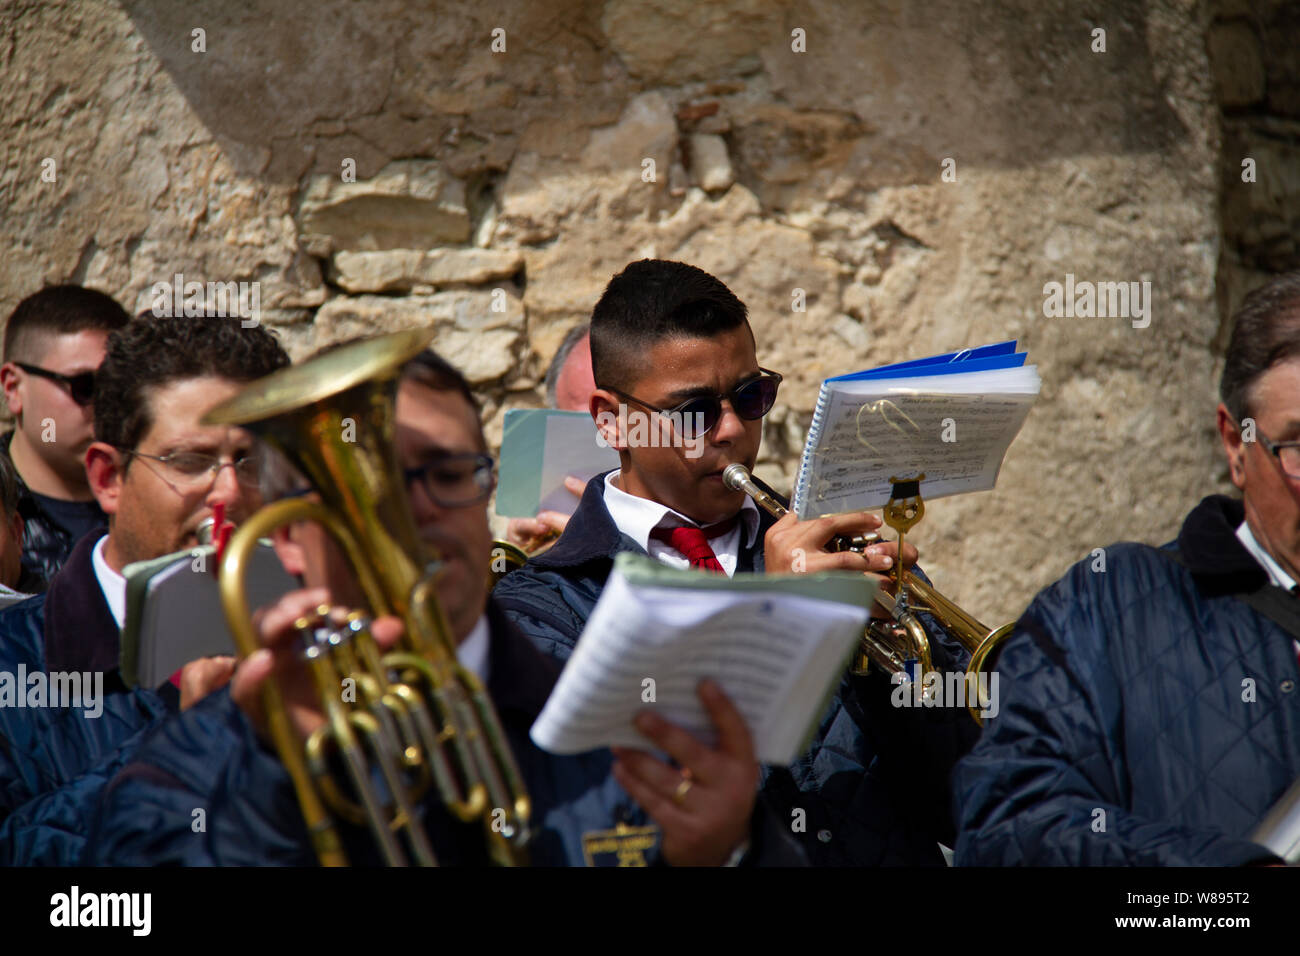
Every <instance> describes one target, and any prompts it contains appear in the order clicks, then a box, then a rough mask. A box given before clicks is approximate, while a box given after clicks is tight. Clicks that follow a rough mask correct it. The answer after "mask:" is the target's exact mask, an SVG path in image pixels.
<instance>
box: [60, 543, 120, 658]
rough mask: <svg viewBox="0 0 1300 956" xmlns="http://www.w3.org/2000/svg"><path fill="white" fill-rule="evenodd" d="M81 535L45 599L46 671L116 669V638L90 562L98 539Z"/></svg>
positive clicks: (118, 636) (118, 639) (117, 634)
mask: <svg viewBox="0 0 1300 956" xmlns="http://www.w3.org/2000/svg"><path fill="white" fill-rule="evenodd" d="M99 537H100V536H99V535H97V534H94V533H92V534H87V535H83V536H82V538H81V540H80V541H78V542H77V545H76V547H74V548H73V549H72V553H71V554H70V555H68V560H67V563H66V564H64V565H63V567H62V568H61V569H60V570H59V573H58V574H56V575H54V577H53V578H51V579H50V587H49V590H48V592H47V593H46V596H45V667H46V669H47V670H50V671H103V672H104V673H106V674H109V673H112V672H113V671H116V670H117V668H118V656H119V653H120V635H119V633H118V629H117V622H116V621H115V620H113V614H112V612H111V611H110V610H109V609H108V601H107V600H105V598H104V590H103V588H101V587H100V586H99V578H98V577H96V575H95V568H94V565H93V563H92V561H91V554H92V552H93V551H94V549H95V544H96V543H97V542H98V540H99Z"/></svg>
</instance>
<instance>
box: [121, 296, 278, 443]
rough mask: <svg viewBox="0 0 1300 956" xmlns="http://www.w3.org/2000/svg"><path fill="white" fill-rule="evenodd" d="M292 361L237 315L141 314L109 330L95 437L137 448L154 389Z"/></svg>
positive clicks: (253, 373)
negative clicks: (157, 315)
mask: <svg viewBox="0 0 1300 956" xmlns="http://www.w3.org/2000/svg"><path fill="white" fill-rule="evenodd" d="M288 364H289V355H288V353H286V352H285V350H284V349H283V348H281V346H280V343H279V341H278V339H277V338H276V336H275V335H274V334H273V333H271V332H268V331H267V330H266V329H264V328H262V327H261V326H254V327H252V328H244V326H243V325H242V322H241V320H240V319H238V318H236V317H230V318H222V317H211V316H208V317H194V318H182V317H179V316H178V317H176V318H154V317H152V316H151V317H148V318H143V319H136V320H135V321H134V322H132V323H131V324H130V325H128V326H126V328H123V329H119V330H118V331H116V332H114V333H113V334H111V335H110V336H109V337H108V349H107V352H106V354H105V356H104V364H103V365H101V366H100V367H99V371H98V373H96V375H95V438H96V439H97V440H98V441H102V442H107V443H108V444H110V445H113V446H114V447H116V448H123V449H131V448H135V446H136V445H137V444H138V443H139V442H140V440H141V439H143V438H144V436H145V435H146V434H147V433H148V432H149V430H150V429H151V428H152V427H153V423H154V421H153V414H152V413H153V410H152V409H151V408H150V407H149V401H148V399H149V395H148V392H149V390H150V389H157V388H165V387H166V386H168V385H170V384H172V383H173V382H180V381H185V380H186V379H192V378H205V377H208V376H212V377H214V378H224V379H229V380H231V381H234V382H251V381H253V380H254V379H259V378H262V377H263V376H264V375H270V374H271V373H272V372H274V371H275V370H276V369H280V368H284V367H285V366H286V365H288ZM127 464H128V465H129V461H128V462H127Z"/></svg>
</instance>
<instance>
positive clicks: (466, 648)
mask: <svg viewBox="0 0 1300 956" xmlns="http://www.w3.org/2000/svg"><path fill="white" fill-rule="evenodd" d="M488 647H489V643H488V620H487V615H486V614H484V615H481V616H480V617H479V619H478V623H477V624H475V625H474V629H473V630H472V631H470V632H469V637H467V638H465V640H463V641H461V642H460V646H459V647H457V648H456V657H457V658H458V659H459V660H460V662H461V664H462V665H463V666H464V667H465V668H466V669H468V670H471V671H473V672H474V673H475V674H477V675H478V679H479V680H481V681H482V682H483V683H484V684H486V683H487V679H488Z"/></svg>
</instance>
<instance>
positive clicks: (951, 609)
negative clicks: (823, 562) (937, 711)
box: [722, 464, 1015, 724]
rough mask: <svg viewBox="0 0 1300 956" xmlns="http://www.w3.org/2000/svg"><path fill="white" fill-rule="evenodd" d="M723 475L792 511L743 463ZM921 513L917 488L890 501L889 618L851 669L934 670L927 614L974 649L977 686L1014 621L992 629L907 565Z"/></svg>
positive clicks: (849, 546) (972, 682)
mask: <svg viewBox="0 0 1300 956" xmlns="http://www.w3.org/2000/svg"><path fill="white" fill-rule="evenodd" d="M722 480H723V482H724V483H725V484H726V486H727V487H728V488H733V489H735V490H737V491H743V492H745V493H746V494H747V495H749V496H750V497H751V498H753V499H754V501H755V502H756V503H757V504H758V506H759V507H761V508H763V510H765V511H767V512H768V514H770V515H772V516H773V517H774V518H779V517H781V516H782V515H784V514H785V513H786V512H787V511H788V510H789V508H788V507H787V505H786V503H785V502H784V501H782V500H781V498H780V496H778V495H777V494H776V493H775V492H773V491H772V490H771V489H770V488H768V487H767V486H766V485H762V484H761V482H758V481H757V479H755V478H753V476H751V475H750V474H749V471H748V470H747V469H746V468H745V466H744V465H739V464H736V465H728V466H727V468H726V469H725V470H724V471H723V472H722ZM760 486H761V487H760ZM922 513H924V504H923V503H922V502H921V499H920V494H919V491H918V492H917V493H916V494H915V496H914V498H909V499H907V500H905V501H904V500H891V501H890V503H889V505H887V506H886V508H885V521H886V523H887V524H889V525H890V527H893V528H895V530H897V531H898V532H899V537H898V543H899V557H900V560H898V561H897V562H896V563H895V565H894V574H893V575H892V576H891V580H890V581H889V582H888V583H887V584H884V585H882V586H881V588H880V590H879V591H877V593H876V603H877V604H879V605H880V606H881V607H882V608H883V609H884V610H885V611H887V612H888V613H889V615H890V617H889V618H888V619H872V620H871V621H869V622H868V624H867V627H866V629H865V631H864V632H863V634H862V641H861V644H860V646H859V650H858V654H857V655H856V657H855V658H854V662H853V665H852V668H853V672H854V673H856V674H862V673H866V672H867V670H868V668H869V665H870V664H875V665H876V666H877V667H879V668H881V669H882V670H884V671H886V672H887V673H890V674H908V665H909V662H911V661H915V662H916V663H917V665H918V668H919V671H920V674H921V675H925V674H928V673H930V672H931V670H932V669H933V665H932V662H931V655H930V639H929V635H927V634H926V631H925V628H924V627H923V626H922V625H921V622H920V620H918V619H917V617H916V615H917V614H918V613H926V614H929V615H930V616H931V617H932V618H933V619H934V621H935V622H936V623H937V624H938V625H939V626H940V627H941V628H943V630H944V631H945V632H947V633H948V634H950V635H951V636H952V637H953V638H954V639H955V640H957V641H958V642H959V643H960V644H961V645H962V646H963V647H965V648H966V649H967V650H968V651H969V652H970V655H971V657H970V664H969V665H968V666H967V668H966V674H967V678H968V680H967V686H969V687H977V686H979V685H978V677H979V674H980V672H981V671H982V670H983V669H984V667H985V665H986V664H987V663H988V660H989V656H990V655H991V654H992V653H993V651H994V650H996V649H997V647H998V646H999V645H1000V644H1001V643H1002V642H1003V641H1004V640H1006V639H1007V638H1008V637H1009V636H1010V635H1011V631H1012V628H1013V627H1014V626H1015V622H1011V623H1009V624H1004V625H1002V626H1001V627H998V628H993V629H990V628H988V627H986V626H985V625H983V624H981V623H980V622H979V621H977V620H976V619H975V618H974V617H972V616H971V615H970V614H967V613H966V612H965V611H964V610H962V609H961V608H960V607H958V606H957V605H956V604H954V603H953V602H951V601H949V600H948V599H947V598H945V597H944V596H943V595H942V594H940V593H939V592H938V591H937V590H936V589H935V588H933V587H932V586H930V585H929V584H926V583H925V582H924V581H922V580H921V579H920V578H918V577H917V576H916V575H915V574H913V573H912V572H911V571H908V570H906V569H905V568H904V567H903V562H902V560H901V557H902V550H903V547H902V545H903V532H904V531H905V530H907V529H908V528H910V527H911V525H913V524H915V523H916V522H917V521H919V520H920V517H921V514H922ZM880 540H881V538H880V536H879V535H877V534H869V535H862V536H859V537H857V538H853V539H848V540H844V539H833V540H832V542H831V546H830V547H828V550H831V551H843V550H851V551H857V552H862V551H864V550H865V549H866V548H867V547H869V546H870V545H871V544H875V543H876V542H878V541H880ZM978 703H979V702H978V701H976V702H975V703H971V704H969V705H968V707H967V709H968V710H969V711H970V714H971V717H973V718H974V719H975V722H976V723H978V724H983V720H982V719H981V718H980V715H979V709H980V708H979V706H978Z"/></svg>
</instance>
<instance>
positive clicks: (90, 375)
mask: <svg viewBox="0 0 1300 956" xmlns="http://www.w3.org/2000/svg"><path fill="white" fill-rule="evenodd" d="M14 364H15V365H17V366H18V367H19V368H20V369H22V370H23V371H24V372H26V373H27V374H28V375H38V376H40V377H41V378H48V379H49V380H50V381H51V382H58V383H59V384H60V385H62V386H63V387H64V388H66V389H67V390H68V394H69V395H71V396H72V400H73V401H74V402H76V403H77V404H78V405H89V404H90V403H91V402H92V401H93V400H94V398H95V373H94V372H78V373H77V374H76V375H64V374H63V373H62V372H51V371H50V370H49V369H47V368H41V367H40V366H38V365H28V364H27V363H26V362H14Z"/></svg>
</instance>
